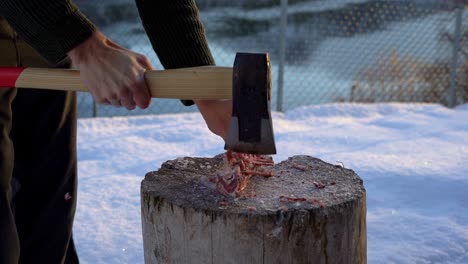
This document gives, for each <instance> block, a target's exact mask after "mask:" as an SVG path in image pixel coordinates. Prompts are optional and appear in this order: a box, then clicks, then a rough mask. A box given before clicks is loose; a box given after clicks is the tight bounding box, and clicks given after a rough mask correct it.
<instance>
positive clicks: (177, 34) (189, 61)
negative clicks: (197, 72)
mask: <svg viewBox="0 0 468 264" xmlns="http://www.w3.org/2000/svg"><path fill="white" fill-rule="evenodd" d="M136 3H137V7H138V11H139V12H140V18H141V19H142V23H143V26H144V28H145V30H146V33H147V35H148V37H149V39H150V41H151V44H152V46H153V49H154V51H155V52H156V53H157V55H158V58H159V60H160V61H161V64H162V65H163V66H164V68H166V69H174V68H184V67H195V66H206V65H215V61H214V59H213V56H212V55H211V52H210V49H209V47H208V43H207V39H206V35H205V28H204V27H203V24H202V23H201V20H200V17H199V11H198V7H197V6H196V3H195V1H194V0H165V1H164V0H159V1H156V0H136ZM181 101H182V103H183V104H184V105H186V106H189V105H193V104H194V102H193V101H191V100H181Z"/></svg>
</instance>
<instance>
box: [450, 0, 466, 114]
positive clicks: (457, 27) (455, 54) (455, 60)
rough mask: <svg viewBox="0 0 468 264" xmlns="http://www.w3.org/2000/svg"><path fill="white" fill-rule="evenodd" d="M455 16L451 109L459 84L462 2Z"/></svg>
mask: <svg viewBox="0 0 468 264" xmlns="http://www.w3.org/2000/svg"><path fill="white" fill-rule="evenodd" d="M455 15H456V19H455V33H454V34H455V36H454V41H453V51H452V65H451V69H450V86H449V89H450V90H449V107H455V104H456V92H455V90H456V83H457V66H458V52H459V51H460V41H461V27H462V16H463V5H462V3H461V2H460V1H456V6H455Z"/></svg>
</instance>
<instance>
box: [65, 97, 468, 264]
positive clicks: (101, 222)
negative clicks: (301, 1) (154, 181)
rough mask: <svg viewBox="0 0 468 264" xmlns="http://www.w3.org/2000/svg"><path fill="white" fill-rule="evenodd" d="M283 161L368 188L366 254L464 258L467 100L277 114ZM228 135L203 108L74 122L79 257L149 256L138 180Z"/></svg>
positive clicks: (467, 247)
mask: <svg viewBox="0 0 468 264" xmlns="http://www.w3.org/2000/svg"><path fill="white" fill-rule="evenodd" d="M272 115H273V124H274V131H275V139H276V144H277V149H278V154H277V155H275V156H273V158H274V160H275V162H280V161H282V160H284V159H286V158H287V157H290V156H293V155H302V154H304V155H311V156H314V157H318V158H320V159H322V160H324V161H326V162H329V163H332V164H339V163H343V164H344V166H345V167H346V168H350V169H353V170H354V171H356V173H357V174H358V175H360V176H361V177H362V178H363V180H364V186H365V188H366V190H367V209H368V211H367V239H368V240H367V245H368V263H468V210H467V209H468V208H467V207H468V193H467V191H466V190H468V177H467V172H468V163H467V162H466V161H467V160H468V122H467V120H468V104H465V105H462V106H459V107H457V108H455V109H448V108H445V107H443V106H440V105H436V104H398V103H388V104H324V105H316V106H306V107H300V108H296V109H293V110H290V111H288V112H285V113H278V112H274V113H272ZM221 152H223V142H222V140H221V139H220V138H218V137H217V136H215V135H213V134H211V133H210V132H209V131H208V129H207V128H206V126H205V123H204V122H203V119H202V118H201V116H200V114H199V113H198V112H193V113H182V114H181V113H179V114H164V115H146V116H133V117H114V118H104V117H102V118H95V119H79V124H78V157H79V166H78V167H79V168H78V169H79V193H78V207H77V214H76V222H75V223H76V224H75V227H74V234H75V239H76V246H77V249H78V253H79V255H80V258H81V261H82V262H83V263H142V262H143V244H142V234H141V222H140V196H139V194H140V193H139V192H140V183H141V181H142V180H143V178H144V175H145V174H146V173H148V172H150V171H154V170H157V169H158V168H159V167H160V165H161V164H162V162H164V161H166V160H172V159H176V158H178V157H183V156H192V157H211V156H214V155H216V154H219V153H221Z"/></svg>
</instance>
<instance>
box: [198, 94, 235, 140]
mask: <svg viewBox="0 0 468 264" xmlns="http://www.w3.org/2000/svg"><path fill="white" fill-rule="evenodd" d="M195 104H196V105H197V107H198V110H199V111H200V113H201V114H202V116H203V119H205V122H206V124H207V126H208V128H209V129H210V131H211V132H213V133H214V134H216V135H218V136H220V137H222V138H223V139H224V142H226V138H227V134H228V130H229V121H230V120H231V113H232V100H197V101H195Z"/></svg>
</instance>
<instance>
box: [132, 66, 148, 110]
mask: <svg viewBox="0 0 468 264" xmlns="http://www.w3.org/2000/svg"><path fill="white" fill-rule="evenodd" d="M145 72H146V70H143V71H142V72H141V74H140V75H139V80H138V81H137V83H136V84H135V86H134V87H133V89H134V90H133V100H134V101H135V103H136V105H137V106H138V107H140V108H141V109H146V108H147V107H148V106H149V104H150V102H151V95H150V91H149V89H148V86H147V84H146V81H145Z"/></svg>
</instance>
